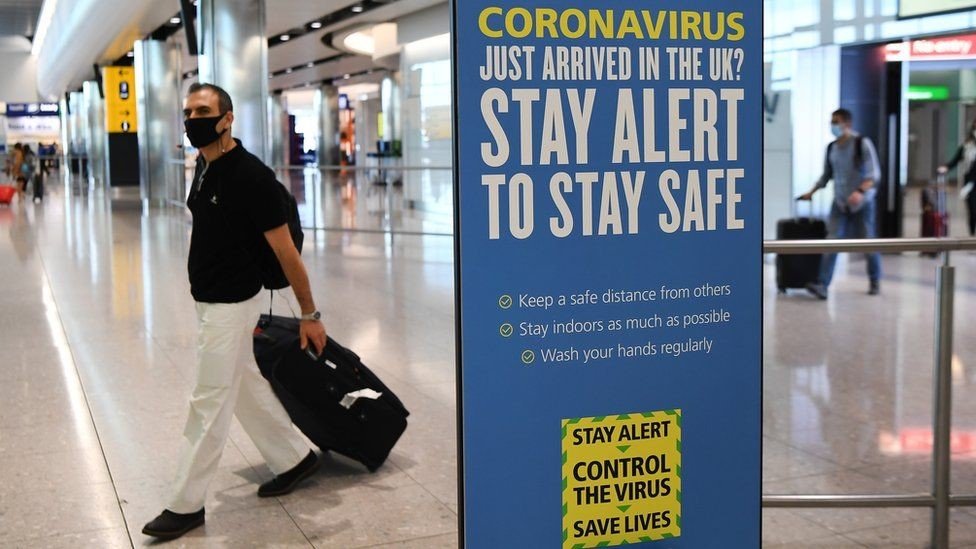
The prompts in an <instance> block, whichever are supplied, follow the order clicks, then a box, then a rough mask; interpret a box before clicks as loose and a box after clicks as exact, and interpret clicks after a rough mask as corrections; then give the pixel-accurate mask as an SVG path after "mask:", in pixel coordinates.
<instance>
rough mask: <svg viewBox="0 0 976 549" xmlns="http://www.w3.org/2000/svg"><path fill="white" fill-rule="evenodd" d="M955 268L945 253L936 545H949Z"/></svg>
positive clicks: (939, 296)
mask: <svg viewBox="0 0 976 549" xmlns="http://www.w3.org/2000/svg"><path fill="white" fill-rule="evenodd" d="M954 286H955V269H954V268H953V267H952V265H951V264H950V262H949V252H948V251H946V252H943V263H942V265H941V266H939V268H938V275H937V279H936V300H935V403H934V422H935V429H934V431H933V433H934V434H933V436H934V438H935V441H934V442H935V444H934V455H933V461H932V466H933V495H934V496H935V508H934V510H933V515H932V547H933V548H934V549H948V547H949V500H950V496H951V491H950V486H949V471H950V467H951V458H952V456H951V446H950V440H951V436H952V320H953V310H952V309H953V290H954Z"/></svg>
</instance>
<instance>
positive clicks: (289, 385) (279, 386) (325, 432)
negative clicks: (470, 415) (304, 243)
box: [254, 315, 410, 471]
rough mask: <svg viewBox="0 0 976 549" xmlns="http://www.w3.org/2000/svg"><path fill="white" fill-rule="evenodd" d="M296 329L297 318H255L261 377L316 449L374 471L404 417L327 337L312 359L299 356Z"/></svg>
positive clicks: (383, 390) (404, 425) (389, 395)
mask: <svg viewBox="0 0 976 549" xmlns="http://www.w3.org/2000/svg"><path fill="white" fill-rule="evenodd" d="M298 327H299V320H298V319H294V318H285V317H279V316H268V315H262V316H261V320H260V321H259V322H258V326H257V328H255V330H254V356H255V359H256V360H257V363H258V367H259V368H260V370H261V374H262V375H263V376H264V377H265V378H266V379H267V380H268V381H270V382H271V387H272V388H273V389H274V391H275V394H276V395H277V396H278V399H279V400H281V403H282V404H283V405H284V407H285V410H287V411H288V415H289V416H291V419H292V422H294V423H295V425H296V426H297V427H298V428H299V429H301V431H302V432H303V433H305V436H307V437H308V438H309V439H310V440H311V441H312V442H314V443H315V445H316V446H318V447H319V448H320V449H322V451H334V452H336V453H339V454H342V455H344V456H346V457H349V458H352V459H354V460H356V461H359V462H360V463H362V464H363V465H365V466H366V468H367V469H369V470H370V471H376V470H377V469H379V468H380V466H381V465H383V462H384V461H386V458H387V457H388V456H389V455H390V451H391V450H392V449H393V446H394V445H396V443H397V441H398V440H399V439H400V436H401V435H402V434H403V432H404V431H405V430H406V429H407V416H408V415H410V413H409V412H408V411H407V409H406V408H405V407H404V406H403V403H402V402H400V399H399V398H397V396H396V395H395V394H393V392H392V391H390V389H389V387H387V386H386V385H384V384H383V382H382V381H380V379H379V378H378V377H376V375H375V374H374V373H373V372H371V371H370V370H369V368H367V367H366V366H365V365H363V363H362V361H361V360H360V359H359V357H358V356H357V355H356V354H355V353H354V352H352V351H350V350H349V349H346V348H345V347H343V346H342V345H340V344H339V343H337V342H336V341H335V340H334V339H332V338H331V337H330V338H329V341H328V343H327V344H326V347H325V351H324V352H323V353H322V355H321V356H319V357H318V358H315V357H314V356H311V355H310V354H309V353H307V352H305V351H302V350H301V348H300V346H299V336H298Z"/></svg>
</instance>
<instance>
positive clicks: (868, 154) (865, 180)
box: [859, 137, 881, 193]
mask: <svg viewBox="0 0 976 549" xmlns="http://www.w3.org/2000/svg"><path fill="white" fill-rule="evenodd" d="M861 157H862V158H863V159H864V161H863V162H862V165H861V186H860V187H859V188H860V190H861V192H862V193H865V192H867V191H869V190H871V187H874V184H875V182H877V181H878V180H879V179H881V162H879V161H878V153H877V152H876V151H875V150H874V144H873V143H871V140H870V139H868V138H867V137H865V138H864V139H863V140H862V141H861Z"/></svg>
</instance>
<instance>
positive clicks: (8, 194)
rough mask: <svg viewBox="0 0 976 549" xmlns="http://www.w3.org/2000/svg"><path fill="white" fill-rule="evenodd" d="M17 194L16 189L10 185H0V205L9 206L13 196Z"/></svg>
mask: <svg viewBox="0 0 976 549" xmlns="http://www.w3.org/2000/svg"><path fill="white" fill-rule="evenodd" d="M15 194H17V187H13V186H11V185H0V204H6V205H8V206H9V205H10V203H11V202H13V200H14V195H15Z"/></svg>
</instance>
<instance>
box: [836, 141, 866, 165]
mask: <svg viewBox="0 0 976 549" xmlns="http://www.w3.org/2000/svg"><path fill="white" fill-rule="evenodd" d="M836 144H837V141H831V143H830V145H827V158H828V159H829V158H830V151H832V150H834V145H836ZM863 146H864V136H863V135H858V136H857V137H855V138H854V165H855V166H857V169H859V170H860V169H861V168H863V167H864V149H863V148H862V147H863Z"/></svg>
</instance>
